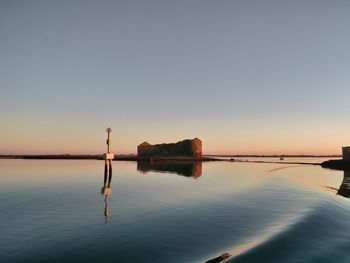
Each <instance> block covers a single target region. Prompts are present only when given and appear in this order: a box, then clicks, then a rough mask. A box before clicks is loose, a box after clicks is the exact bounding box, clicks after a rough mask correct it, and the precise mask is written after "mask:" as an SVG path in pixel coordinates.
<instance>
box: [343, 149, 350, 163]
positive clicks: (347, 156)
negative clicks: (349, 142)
mask: <svg viewBox="0 0 350 263" xmlns="http://www.w3.org/2000/svg"><path fill="white" fill-rule="evenodd" d="M343 160H350V146H346V147H343Z"/></svg>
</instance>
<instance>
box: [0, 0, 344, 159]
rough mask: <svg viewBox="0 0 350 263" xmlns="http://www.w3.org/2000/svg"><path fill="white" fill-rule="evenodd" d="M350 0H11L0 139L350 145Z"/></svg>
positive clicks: (73, 145) (223, 147) (252, 148)
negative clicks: (107, 135) (107, 133)
mask: <svg viewBox="0 0 350 263" xmlns="http://www.w3.org/2000/svg"><path fill="white" fill-rule="evenodd" d="M349 13H350V2H348V1H339V0H338V1H190V0H189V1H35V0H33V1H1V2H0V37H1V41H0V58H1V59H0V76H1V77H0V111H1V113H0V117H1V120H2V123H3V125H1V128H0V152H3V153H66V152H70V153H95V152H101V151H103V150H104V137H105V132H104V130H105V128H106V127H107V126H111V127H112V128H113V133H112V136H113V139H114V140H113V144H114V145H113V147H114V151H115V152H117V153H129V152H135V150H136V145H137V144H138V143H140V142H142V141H144V140H148V141H149V142H150V143H158V142H164V141H177V140H181V139H184V138H194V137H199V138H201V139H202V140H203V145H204V151H205V152H207V153H267V154H268V153H321V154H323V153H339V151H340V146H342V145H345V144H350V136H349V135H348V134H349V131H350V124H349V122H347V118H348V116H349V114H350V107H348V98H349V97H350V89H349V83H350V74H349V73H350V62H349V61H350V52H349V46H350V34H349V33H348V32H349V30H348V28H349V25H350V16H349Z"/></svg>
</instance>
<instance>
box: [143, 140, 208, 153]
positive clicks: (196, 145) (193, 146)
mask: <svg viewBox="0 0 350 263" xmlns="http://www.w3.org/2000/svg"><path fill="white" fill-rule="evenodd" d="M137 154H138V155H139V156H192V157H200V156H202V141H201V140H199V139H197V138H195V139H193V140H183V141H180V142H177V143H163V144H155V145H148V144H141V145H139V146H138V147H137Z"/></svg>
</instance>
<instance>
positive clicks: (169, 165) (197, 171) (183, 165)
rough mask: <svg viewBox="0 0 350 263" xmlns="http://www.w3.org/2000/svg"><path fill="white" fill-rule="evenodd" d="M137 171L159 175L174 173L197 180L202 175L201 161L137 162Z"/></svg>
mask: <svg viewBox="0 0 350 263" xmlns="http://www.w3.org/2000/svg"><path fill="white" fill-rule="evenodd" d="M137 170H138V171H139V172H142V173H147V172H150V171H153V172H159V173H175V174H178V175H182V176H186V177H192V178H198V177H200V176H201V175H202V162H201V161H138V162H137Z"/></svg>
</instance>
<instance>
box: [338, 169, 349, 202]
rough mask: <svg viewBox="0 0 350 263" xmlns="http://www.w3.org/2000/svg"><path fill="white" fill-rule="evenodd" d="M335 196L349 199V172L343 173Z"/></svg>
mask: <svg viewBox="0 0 350 263" xmlns="http://www.w3.org/2000/svg"><path fill="white" fill-rule="evenodd" d="M337 194H338V195H341V196H344V197H346V198H349V197H350V170H348V171H344V178H343V181H342V183H341V185H340V187H339V189H338V192H337Z"/></svg>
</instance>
